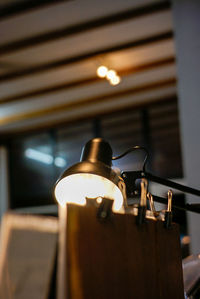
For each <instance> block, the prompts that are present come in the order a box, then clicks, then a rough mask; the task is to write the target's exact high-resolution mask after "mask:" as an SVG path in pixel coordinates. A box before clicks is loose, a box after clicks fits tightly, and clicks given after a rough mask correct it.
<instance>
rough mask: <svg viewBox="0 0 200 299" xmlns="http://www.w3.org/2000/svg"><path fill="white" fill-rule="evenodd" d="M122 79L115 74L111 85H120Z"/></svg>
mask: <svg viewBox="0 0 200 299" xmlns="http://www.w3.org/2000/svg"><path fill="white" fill-rule="evenodd" d="M120 81H121V78H120V77H119V76H115V77H113V78H112V79H110V84H111V85H118V84H119V83H120Z"/></svg>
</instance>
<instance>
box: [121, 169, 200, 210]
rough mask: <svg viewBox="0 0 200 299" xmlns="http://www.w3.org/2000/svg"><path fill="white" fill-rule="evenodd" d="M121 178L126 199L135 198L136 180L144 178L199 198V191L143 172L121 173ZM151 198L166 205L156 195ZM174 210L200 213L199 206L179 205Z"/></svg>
mask: <svg viewBox="0 0 200 299" xmlns="http://www.w3.org/2000/svg"><path fill="white" fill-rule="evenodd" d="M122 177H123V179H124V182H125V184H126V190H127V197H132V198H133V197H135V196H136V195H138V188H137V185H136V180H137V179H142V178H146V179H147V180H148V181H151V182H155V183H158V184H160V185H163V186H167V187H170V188H173V189H176V190H179V191H182V192H184V193H189V194H192V195H196V196H200V190H197V189H194V188H191V187H188V186H185V185H182V184H179V183H176V182H173V181H171V180H167V179H164V178H161V177H158V176H155V175H153V174H151V173H148V172H144V171H125V172H122ZM153 198H154V200H155V201H157V202H160V203H164V204H166V199H165V198H161V197H158V196H156V195H153ZM173 206H174V208H177V209H181V210H186V211H191V212H195V213H200V204H186V205H184V206H179V205H173Z"/></svg>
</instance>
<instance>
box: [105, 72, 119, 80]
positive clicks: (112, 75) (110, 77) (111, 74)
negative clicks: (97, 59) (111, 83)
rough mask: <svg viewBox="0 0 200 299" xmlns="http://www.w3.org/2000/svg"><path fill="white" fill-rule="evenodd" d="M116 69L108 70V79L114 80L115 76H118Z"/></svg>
mask: <svg viewBox="0 0 200 299" xmlns="http://www.w3.org/2000/svg"><path fill="white" fill-rule="evenodd" d="M116 75H117V74H116V71H114V70H109V71H108V72H107V75H106V78H107V79H108V80H112V79H113V78H114V77H116Z"/></svg>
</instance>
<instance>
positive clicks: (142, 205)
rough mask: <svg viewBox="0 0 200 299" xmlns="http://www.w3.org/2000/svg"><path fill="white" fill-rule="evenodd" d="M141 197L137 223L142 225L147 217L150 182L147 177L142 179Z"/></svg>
mask: <svg viewBox="0 0 200 299" xmlns="http://www.w3.org/2000/svg"><path fill="white" fill-rule="evenodd" d="M140 185H141V198H140V204H139V206H138V215H137V224H138V225H141V224H142V223H144V221H145V217H146V206H147V187H148V182H147V180H146V179H144V178H142V180H141V184H140Z"/></svg>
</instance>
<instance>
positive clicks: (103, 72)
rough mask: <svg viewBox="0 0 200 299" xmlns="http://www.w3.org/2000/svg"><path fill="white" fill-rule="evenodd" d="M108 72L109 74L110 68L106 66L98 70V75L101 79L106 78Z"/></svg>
mask: <svg viewBox="0 0 200 299" xmlns="http://www.w3.org/2000/svg"><path fill="white" fill-rule="evenodd" d="M107 72H108V68H107V67H106V66H104V65H101V66H99V67H98V69H97V75H98V76H99V77H100V78H105V77H106V75H107Z"/></svg>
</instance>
